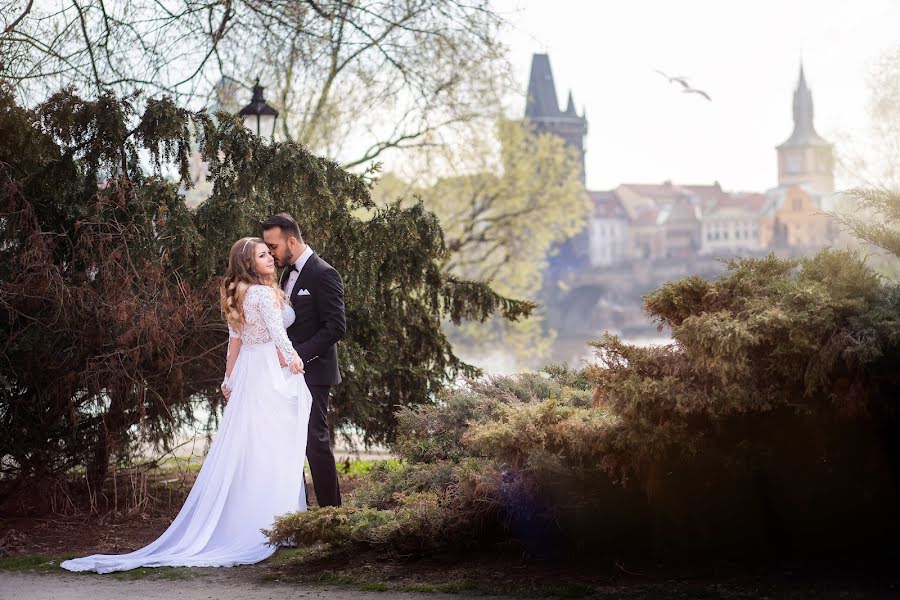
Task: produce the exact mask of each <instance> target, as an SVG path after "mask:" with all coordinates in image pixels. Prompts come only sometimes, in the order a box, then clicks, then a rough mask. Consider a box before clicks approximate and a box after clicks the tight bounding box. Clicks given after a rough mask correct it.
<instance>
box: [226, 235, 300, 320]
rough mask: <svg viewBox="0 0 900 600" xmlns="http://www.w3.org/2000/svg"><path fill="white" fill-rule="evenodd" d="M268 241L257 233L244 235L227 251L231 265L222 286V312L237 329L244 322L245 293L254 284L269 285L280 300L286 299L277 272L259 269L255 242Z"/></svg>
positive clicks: (262, 242) (229, 264)
mask: <svg viewBox="0 0 900 600" xmlns="http://www.w3.org/2000/svg"><path fill="white" fill-rule="evenodd" d="M257 244H265V242H264V241H263V240H261V239H259V238H257V237H245V238H241V239H239V240H238V241H236V242H235V243H234V245H233V246H231V251H230V252H229V253H228V269H226V271H225V278H224V279H223V280H222V285H221V286H220V287H219V296H220V298H221V306H222V316H223V317H224V318H225V320H226V321H228V324H229V325H231V326H232V327H233V328H234V329H240V328H241V326H242V325H243V324H244V296H245V295H246V294H247V290H248V289H250V286H251V285H268V286H270V287H272V289H274V290H275V297H276V298H277V299H278V302H279V303H281V302H283V301H284V292H282V291H281V288H280V287H278V284H277V283H276V282H275V274H274V273H273V274H271V275H262V274H260V273H257V272H256V267H255V265H256V260H255V258H254V255H255V254H256V252H255V250H256V245H257Z"/></svg>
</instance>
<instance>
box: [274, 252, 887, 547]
mask: <svg viewBox="0 0 900 600" xmlns="http://www.w3.org/2000/svg"><path fill="white" fill-rule="evenodd" d="M728 266H729V272H728V274H727V275H726V276H724V277H722V278H721V280H719V281H716V282H708V281H704V280H702V279H700V278H696V277H690V278H687V279H684V280H681V281H677V282H673V283H669V284H667V285H665V286H663V287H662V288H660V289H659V290H657V291H655V292H654V293H652V294H650V295H649V296H647V297H646V299H645V300H646V304H645V306H646V309H647V311H648V312H649V314H650V315H651V316H653V317H654V318H655V319H656V320H657V321H658V322H659V323H660V325H665V326H668V327H670V328H671V331H672V336H673V338H674V342H673V343H672V344H670V345H668V346H663V347H647V348H642V347H636V346H631V345H628V344H624V343H623V342H621V341H620V340H619V339H617V338H616V337H614V336H607V337H605V338H603V339H602V340H600V341H598V342H596V344H595V346H596V349H597V356H598V362H597V364H595V365H592V366H589V367H588V368H586V369H584V370H582V371H572V370H568V369H564V368H553V369H549V370H548V372H546V373H544V374H543V375H538V374H525V375H519V376H516V377H512V378H506V377H503V378H492V379H479V380H473V381H470V382H469V384H468V386H466V387H465V388H463V389H459V390H455V391H452V392H448V393H447V394H446V395H445V396H444V397H443V399H442V401H441V402H440V403H438V404H436V405H433V406H428V407H422V408H419V409H415V410H412V409H411V410H406V411H404V412H403V414H402V417H401V435H400V438H399V441H398V444H397V446H396V448H397V450H398V452H399V453H400V455H401V456H402V457H403V458H404V460H405V461H406V465H405V467H404V469H402V470H400V471H394V472H392V473H391V474H390V476H389V477H386V476H381V475H379V476H375V477H372V478H371V479H370V480H369V482H368V483H367V484H365V485H364V486H363V487H362V488H361V489H360V490H359V491H358V494H357V495H356V496H354V497H353V498H352V500H351V503H350V505H349V506H347V507H346V508H342V509H331V512H329V513H328V518H329V519H348V520H349V521H352V522H354V523H355V524H356V525H355V527H356V528H355V529H354V531H353V535H352V536H351V535H345V534H344V533H342V532H339V533H337V534H336V535H335V534H329V536H328V538H327V540H326V539H325V537H323V536H321V535H319V534H317V533H316V531H317V527H319V519H321V518H324V517H325V515H324V514H323V513H321V511H311V512H309V513H305V514H303V515H292V516H289V517H286V518H285V519H282V520H279V521H278V522H276V525H275V527H274V529H273V532H272V535H273V536H274V537H275V538H276V539H289V538H290V537H292V536H295V537H296V538H297V539H301V538H302V539H304V540H305V541H314V540H325V541H328V542H330V543H331V544H333V545H334V546H346V545H348V544H349V545H366V546H372V547H378V548H387V549H390V550H393V551H401V552H410V551H420V552H421V551H427V550H429V549H434V548H436V547H440V548H447V547H460V546H462V547H466V546H469V545H479V544H484V543H491V542H497V541H504V542H509V541H514V542H518V543H520V544H522V545H524V546H525V548H526V549H527V550H529V551H532V552H554V551H557V550H560V549H567V550H568V551H572V552H578V551H590V552H616V553H620V552H628V551H640V552H642V553H643V554H644V555H646V553H647V552H651V551H652V552H655V551H659V552H667V551H684V550H693V551H703V552H727V553H730V554H747V553H750V554H756V553H759V552H765V553H771V552H776V553H779V555H781V554H783V553H791V552H796V553H801V554H804V555H811V554H816V553H823V552H833V551H835V550H840V549H842V548H847V547H853V548H854V549H855V550H854V552H859V553H869V552H870V553H878V552H880V551H882V549H884V548H886V547H887V546H888V545H890V544H892V543H893V540H894V539H895V537H896V535H897V534H898V533H900V512H898V510H897V506H898V505H900V504H898V502H900V487H898V484H897V482H898V481H900V470H898V465H900V444H898V442H897V440H898V439H900V437H898V434H900V412H898V408H900V407H898V405H897V401H898V398H900V393H898V392H900V373H898V371H897V369H896V365H897V364H900V287H898V286H897V285H894V284H890V283H886V282H884V281H883V280H881V279H880V278H879V277H878V276H877V275H876V274H875V273H873V271H872V270H871V269H870V268H869V267H867V266H866V264H865V263H864V261H863V260H862V259H861V258H859V257H858V256H857V255H856V254H854V253H850V252H838V251H828V250H826V251H823V252H821V253H820V254H818V255H817V256H815V257H812V258H807V259H802V260H782V259H778V258H776V257H774V256H770V257H768V258H765V259H742V260H739V261H733V262H731V263H729V265H728ZM469 465H477V467H476V468H477V476H473V474H472V467H471V466H469ZM419 494H425V495H426V496H418V495H419ZM425 497H427V498H428V502H427V503H425V505H427V507H428V508H427V510H426V511H424V514H427V518H426V517H423V516H422V514H423V513H421V512H420V513H416V512H414V511H411V510H410V507H409V506H407V502H412V503H413V504H414V505H415V506H424V505H420V504H418V503H419V501H420V499H421V498H425ZM472 506H478V507H479V510H477V511H476V510H471V509H470V508H469V507H472ZM367 511H376V513H377V524H375V525H372V526H371V530H370V526H369V525H368V524H367V521H366V519H368V518H370V516H372V515H374V514H375V513H371V512H367ZM372 518H374V517H372ZM423 519H424V520H426V521H427V522H428V523H434V522H438V523H452V524H453V526H452V527H451V528H450V529H449V531H450V532H451V534H449V535H448V534H446V533H445V532H443V531H442V532H441V533H439V534H433V531H432V530H431V529H429V527H427V526H425V525H423ZM459 519H463V520H465V522H466V525H465V526H463V525H459ZM349 521H348V522H349ZM390 523H392V524H390ZM429 536H431V537H429Z"/></svg>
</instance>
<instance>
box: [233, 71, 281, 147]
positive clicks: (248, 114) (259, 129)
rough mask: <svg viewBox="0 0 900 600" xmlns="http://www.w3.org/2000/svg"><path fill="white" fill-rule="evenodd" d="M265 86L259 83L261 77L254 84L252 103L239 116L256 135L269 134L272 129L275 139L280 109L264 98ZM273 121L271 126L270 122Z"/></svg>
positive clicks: (239, 112)
mask: <svg viewBox="0 0 900 600" xmlns="http://www.w3.org/2000/svg"><path fill="white" fill-rule="evenodd" d="M263 89H264V88H263V86H261V85H259V78H257V79H256V84H255V85H254V86H253V98H251V99H250V104H248V105H247V106H245V107H244V108H242V109H241V110H239V111H238V116H239V117H242V118H243V119H244V126H245V127H246V128H247V129H249V130H250V131H255V132H256V135H258V136H262V135H263V132H265V133H266V134H267V135H268V134H269V132H270V131H271V135H272V139H275V121H277V120H278V111H277V110H275V109H274V108H272V107H271V106H269V105H268V104H267V103H266V100H265V98H263ZM270 123H271V128H270V127H269V124H270Z"/></svg>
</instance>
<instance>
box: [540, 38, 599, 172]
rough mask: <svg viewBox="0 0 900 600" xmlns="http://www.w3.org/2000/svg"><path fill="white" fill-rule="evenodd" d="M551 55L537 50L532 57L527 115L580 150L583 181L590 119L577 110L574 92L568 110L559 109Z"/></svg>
mask: <svg viewBox="0 0 900 600" xmlns="http://www.w3.org/2000/svg"><path fill="white" fill-rule="evenodd" d="M558 102H559V101H558V100H557V97H556V86H555V85H554V83H553V72H552V71H551V70H550V57H549V56H548V55H546V54H535V55H534V56H533V57H532V59H531V77H530V78H529V80H528V97H527V99H526V101H525V119H526V120H528V121H529V122H530V123H531V124H532V125H534V127H535V128H536V129H537V130H538V131H539V132H541V133H552V134H554V135H558V136H559V137H561V138H562V139H563V140H565V142H566V144H567V145H568V146H570V147H572V148H575V149H576V150H577V151H578V154H579V156H580V157H581V180H582V181H584V172H585V171H584V152H585V151H584V136H586V135H587V119H586V118H585V116H584V113H582V114H581V115H580V116H579V115H578V113H577V112H575V101H574V100H573V99H572V92H571V91H570V92H569V100H568V102H567V103H566V110H565V111H561V110H560V109H559V103H558Z"/></svg>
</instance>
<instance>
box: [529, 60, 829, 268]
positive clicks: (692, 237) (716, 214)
mask: <svg viewBox="0 0 900 600" xmlns="http://www.w3.org/2000/svg"><path fill="white" fill-rule="evenodd" d="M793 115H794V129H793V131H792V133H791V135H790V137H789V138H788V139H787V140H786V141H785V142H784V143H783V144H781V145H779V146H778V147H777V155H778V185H777V186H776V187H774V188H772V189H770V190H768V191H767V192H765V193H758V192H727V191H725V190H723V189H722V186H721V185H720V184H719V182H714V183H713V184H711V185H709V184H701V185H681V184H675V183H672V182H671V181H666V182H663V183H662V184H647V183H624V184H621V185H619V186H618V187H617V188H615V189H614V190H608V191H589V192H588V195H589V197H590V199H591V203H592V212H591V217H590V219H589V222H588V224H587V226H586V227H585V229H584V231H582V232H581V233H580V234H578V235H576V236H575V237H573V238H572V239H570V240H568V241H567V242H565V243H564V244H561V245H560V246H559V247H558V248H557V249H556V254H555V255H554V256H552V257H551V259H550V268H549V270H548V281H550V282H553V281H556V280H557V279H559V277H561V276H562V275H564V274H565V273H578V272H581V271H584V270H588V269H604V268H608V267H613V266H616V265H620V264H622V263H628V262H641V261H665V260H677V259H680V258H685V259H686V258H690V257H696V256H702V255H706V256H739V255H748V254H754V253H757V254H758V253H763V252H768V251H772V250H777V251H778V252H779V253H780V254H787V255H797V254H801V253H804V252H807V251H813V250H816V249H819V248H822V247H824V246H826V245H828V244H829V243H830V242H831V239H832V236H833V233H834V225H833V223H832V221H831V219H830V218H829V217H827V216H825V215H824V214H822V213H823V211H824V210H827V209H828V208H829V206H828V197H829V196H830V195H831V194H832V193H833V192H834V150H833V147H832V145H831V144H830V143H829V142H827V141H826V140H825V139H823V138H822V137H821V136H820V135H819V134H818V133H817V132H816V130H815V126H814V123H813V99H812V92H811V90H810V88H809V86H808V85H807V82H806V75H805V73H804V70H803V66H802V65H801V67H800V73H799V77H798V80H797V86H796V89H795V90H794V98H793ZM525 118H526V119H527V120H528V121H530V122H531V123H532V124H533V125H534V126H535V128H536V129H537V130H538V131H541V132H547V133H552V134H554V135H558V136H559V137H561V138H562V139H563V140H565V142H566V144H567V145H569V146H570V147H573V148H575V149H576V150H577V151H578V153H579V155H580V156H581V160H582V175H583V174H584V167H583V165H584V158H585V150H584V136H585V135H586V134H587V119H586V118H585V116H584V113H583V112H582V114H581V115H579V114H578V113H577V112H576V110H575V103H574V102H573V100H572V94H571V93H569V98H568V102H567V106H566V109H565V110H564V111H562V110H560V108H559V105H558V101H557V96H556V87H555V85H554V83H553V74H552V72H551V70H550V59H549V57H548V56H547V55H546V54H535V55H534V57H533V60H532V64H531V76H530V79H529V82H528V100H527V103H526V108H525Z"/></svg>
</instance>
